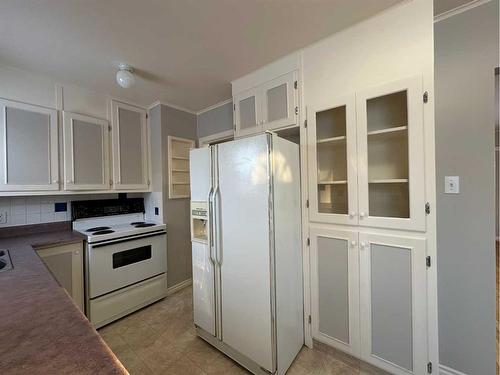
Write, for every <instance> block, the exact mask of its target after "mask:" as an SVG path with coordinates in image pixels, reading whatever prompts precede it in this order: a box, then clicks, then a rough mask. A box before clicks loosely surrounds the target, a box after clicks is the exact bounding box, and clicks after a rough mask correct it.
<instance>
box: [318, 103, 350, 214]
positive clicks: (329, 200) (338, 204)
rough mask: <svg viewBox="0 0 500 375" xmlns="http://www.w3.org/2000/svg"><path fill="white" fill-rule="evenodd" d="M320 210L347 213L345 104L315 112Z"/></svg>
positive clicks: (322, 211)
mask: <svg viewBox="0 0 500 375" xmlns="http://www.w3.org/2000/svg"><path fill="white" fill-rule="evenodd" d="M316 153H317V155H316V158H317V163H318V181H317V184H318V211H319V212H321V213H330V214H332V213H335V214H347V212H348V210H349V208H348V204H347V202H348V196H347V138H346V107H345V106H340V107H336V108H331V109H327V110H325V111H320V112H316Z"/></svg>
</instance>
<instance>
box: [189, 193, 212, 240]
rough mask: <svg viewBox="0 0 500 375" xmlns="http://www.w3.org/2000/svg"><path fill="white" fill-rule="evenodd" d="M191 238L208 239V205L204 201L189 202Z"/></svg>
mask: <svg viewBox="0 0 500 375" xmlns="http://www.w3.org/2000/svg"><path fill="white" fill-rule="evenodd" d="M191 240H193V241H198V242H204V243H206V242H207V240H208V205H207V203H206V202H191Z"/></svg>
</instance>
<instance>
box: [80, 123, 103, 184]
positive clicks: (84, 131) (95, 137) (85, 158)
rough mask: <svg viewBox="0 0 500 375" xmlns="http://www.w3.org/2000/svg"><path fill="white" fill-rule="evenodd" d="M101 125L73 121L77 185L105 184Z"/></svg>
mask: <svg viewBox="0 0 500 375" xmlns="http://www.w3.org/2000/svg"><path fill="white" fill-rule="evenodd" d="M102 131H103V128H102V126H101V125H98V124H92V123H88V122H85V121H79V120H73V158H74V161H73V163H74V174H75V183H77V184H94V185H100V184H103V183H104V179H103V145H102V139H103V136H102Z"/></svg>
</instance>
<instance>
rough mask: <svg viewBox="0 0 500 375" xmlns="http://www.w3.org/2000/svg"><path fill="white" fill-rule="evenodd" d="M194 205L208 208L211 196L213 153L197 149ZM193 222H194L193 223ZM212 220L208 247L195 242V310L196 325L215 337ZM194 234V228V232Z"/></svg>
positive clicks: (193, 160)
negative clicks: (197, 203) (196, 203)
mask: <svg viewBox="0 0 500 375" xmlns="http://www.w3.org/2000/svg"><path fill="white" fill-rule="evenodd" d="M190 175H191V201H192V202H205V203H206V206H207V207H208V206H209V202H208V200H209V194H210V193H211V192H212V159H211V149H210V148H208V147H206V148H198V149H194V150H191V151H190ZM191 221H192V220H191ZM212 222H213V220H212V218H211V217H210V215H208V220H207V223H206V225H207V227H208V230H207V243H202V242H196V241H192V256H193V310H194V323H195V324H196V325H197V326H199V327H201V328H203V329H204V330H205V331H207V332H209V333H210V334H212V335H214V336H215V294H214V293H215V279H214V273H215V267H214V263H213V260H212V259H211V251H210V248H211V247H210V245H211V243H212V238H213V236H211V232H210V228H211V225H212ZM191 231H193V228H191Z"/></svg>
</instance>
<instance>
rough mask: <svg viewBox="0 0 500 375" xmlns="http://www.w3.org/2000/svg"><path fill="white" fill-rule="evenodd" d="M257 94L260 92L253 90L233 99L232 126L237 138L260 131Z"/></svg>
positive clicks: (260, 123) (260, 120) (260, 122)
mask: <svg viewBox="0 0 500 375" xmlns="http://www.w3.org/2000/svg"><path fill="white" fill-rule="evenodd" d="M259 92H260V90H259V89H257V88H255V89H251V90H247V91H244V92H242V93H240V94H238V95H236V96H235V97H234V125H235V131H236V135H237V136H243V135H248V134H254V133H259V132H261V131H262V119H261V118H260V117H261V116H260V103H259V97H260V95H259Z"/></svg>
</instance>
